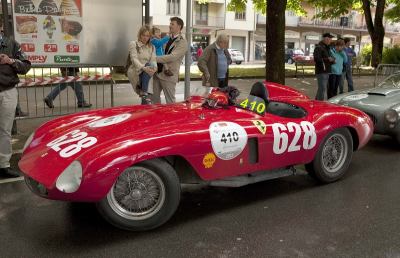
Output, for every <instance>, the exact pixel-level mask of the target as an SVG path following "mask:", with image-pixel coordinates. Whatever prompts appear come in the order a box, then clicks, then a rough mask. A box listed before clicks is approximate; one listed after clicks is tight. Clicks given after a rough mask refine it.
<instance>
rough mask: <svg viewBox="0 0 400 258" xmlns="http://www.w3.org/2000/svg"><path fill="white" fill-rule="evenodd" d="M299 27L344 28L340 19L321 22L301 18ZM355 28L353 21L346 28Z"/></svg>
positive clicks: (319, 20)
mask: <svg viewBox="0 0 400 258" xmlns="http://www.w3.org/2000/svg"><path fill="white" fill-rule="evenodd" d="M299 25H313V26H321V27H330V28H342V26H340V18H335V19H329V20H321V19H312V18H307V17H300V19H299ZM354 27H355V24H354V23H353V22H352V21H351V20H349V22H348V26H346V28H354Z"/></svg>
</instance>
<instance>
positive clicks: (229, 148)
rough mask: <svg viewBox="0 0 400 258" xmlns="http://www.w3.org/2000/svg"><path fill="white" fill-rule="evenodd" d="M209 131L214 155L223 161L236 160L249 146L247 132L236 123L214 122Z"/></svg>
mask: <svg viewBox="0 0 400 258" xmlns="http://www.w3.org/2000/svg"><path fill="white" fill-rule="evenodd" d="M209 130H210V138H211V145H212V148H213V150H214V153H215V154H216V155H217V157H218V158H220V159H222V160H230V159H234V158H235V157H237V156H238V155H239V154H240V153H242V151H243V149H244V147H245V146H246V144H247V138H248V137H247V133H246V130H245V129H244V128H243V127H241V126H240V125H238V124H236V123H232V122H214V123H212V124H211V125H210V128H209Z"/></svg>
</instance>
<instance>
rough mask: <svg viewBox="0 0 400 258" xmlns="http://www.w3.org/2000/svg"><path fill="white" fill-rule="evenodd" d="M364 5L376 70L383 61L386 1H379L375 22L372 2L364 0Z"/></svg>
mask: <svg viewBox="0 0 400 258" xmlns="http://www.w3.org/2000/svg"><path fill="white" fill-rule="evenodd" d="M362 4H363V6H362V8H363V11H364V15H365V22H366V24H367V29H368V33H369V35H370V37H371V42H372V53H371V65H372V66H373V67H375V68H376V67H378V65H379V64H380V63H381V61H382V52H383V39H384V37H385V28H384V27H383V14H384V12H385V5H386V0H377V2H376V10H375V19H374V22H372V15H371V1H370V0H362Z"/></svg>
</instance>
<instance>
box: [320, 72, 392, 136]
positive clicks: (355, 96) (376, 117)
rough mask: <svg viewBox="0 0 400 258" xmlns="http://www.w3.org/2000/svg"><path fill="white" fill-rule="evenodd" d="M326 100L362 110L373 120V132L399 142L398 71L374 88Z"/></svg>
mask: <svg viewBox="0 0 400 258" xmlns="http://www.w3.org/2000/svg"><path fill="white" fill-rule="evenodd" d="M328 101H329V102H331V103H335V104H339V105H344V106H349V107H354V108H357V109H360V110H362V111H364V112H365V113H366V114H368V115H369V116H370V117H371V119H372V121H373V122H374V125H375V130H374V133H376V134H384V135H389V136H392V137H393V138H395V139H396V140H397V142H398V143H399V144H400V72H398V73H395V74H392V75H389V76H388V77H386V78H385V79H384V80H383V81H382V82H381V83H380V84H379V85H378V86H377V87H375V88H372V89H368V90H362V91H352V92H348V93H344V94H340V95H338V96H336V97H333V98H330V99H329V100H328Z"/></svg>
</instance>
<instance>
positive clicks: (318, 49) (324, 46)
mask: <svg viewBox="0 0 400 258" xmlns="http://www.w3.org/2000/svg"><path fill="white" fill-rule="evenodd" d="M332 38H333V36H332V35H331V34H330V33H324V34H323V35H322V41H320V42H319V43H318V44H317V45H316V46H315V49H314V62H315V75H316V76H317V82H318V90H317V95H316V96H315V99H316V100H324V98H325V91H326V89H327V86H328V80H329V73H330V72H331V65H332V63H334V62H335V59H334V58H333V57H331V56H330V49H329V45H330V44H331V41H332Z"/></svg>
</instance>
